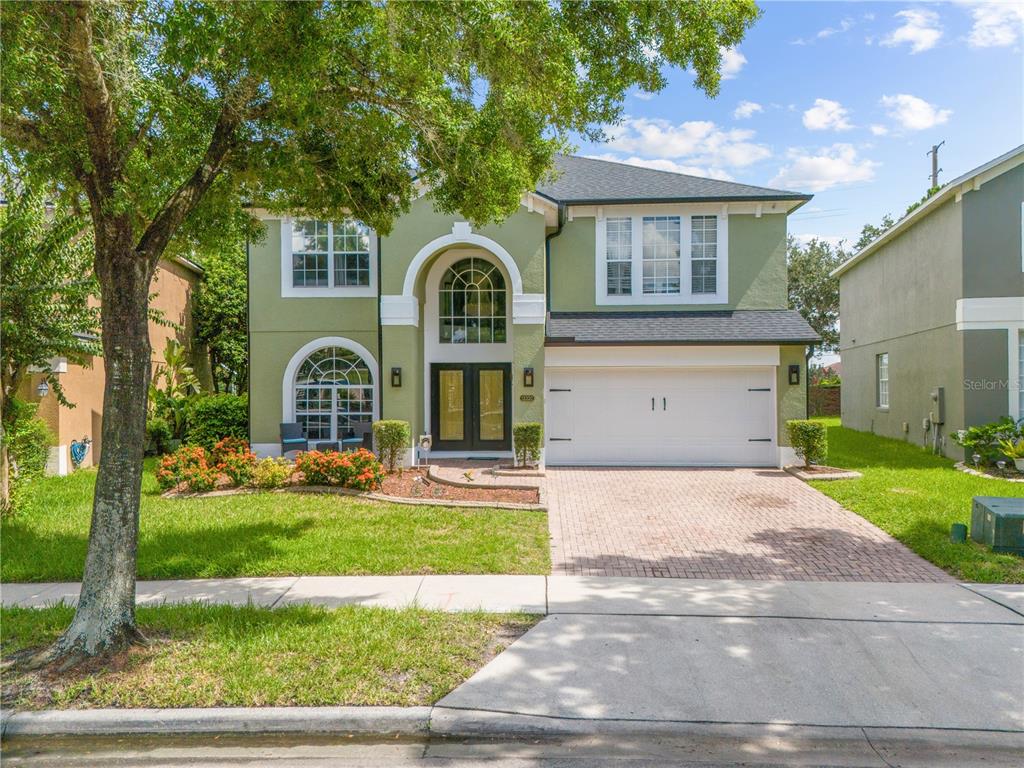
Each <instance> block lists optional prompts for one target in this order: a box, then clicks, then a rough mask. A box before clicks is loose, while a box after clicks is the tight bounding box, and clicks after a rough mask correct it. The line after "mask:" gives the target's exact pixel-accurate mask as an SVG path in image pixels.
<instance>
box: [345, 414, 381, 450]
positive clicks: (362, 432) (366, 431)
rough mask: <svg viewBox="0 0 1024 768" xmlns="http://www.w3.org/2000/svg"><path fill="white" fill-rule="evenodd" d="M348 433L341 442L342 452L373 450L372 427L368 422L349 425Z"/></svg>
mask: <svg viewBox="0 0 1024 768" xmlns="http://www.w3.org/2000/svg"><path fill="white" fill-rule="evenodd" d="M347 431H348V432H351V434H350V435H348V436H347V437H346V438H344V439H343V440H342V441H341V447H342V450H345V451H354V450H355V449H356V448H365V449H366V450H368V451H372V450H373V425H372V424H371V423H370V422H368V421H357V422H355V423H354V424H350V425H349V427H348V430H347Z"/></svg>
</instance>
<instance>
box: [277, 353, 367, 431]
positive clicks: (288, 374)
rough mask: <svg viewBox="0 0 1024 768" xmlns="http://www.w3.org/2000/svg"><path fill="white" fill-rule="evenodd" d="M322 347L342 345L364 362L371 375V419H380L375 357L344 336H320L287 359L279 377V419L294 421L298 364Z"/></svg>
mask: <svg viewBox="0 0 1024 768" xmlns="http://www.w3.org/2000/svg"><path fill="white" fill-rule="evenodd" d="M324 347H344V348H345V349H347V350H350V351H352V352H355V353H356V354H357V355H359V357H361V358H362V360H363V362H364V363H366V365H367V367H368V368H369V369H370V373H371V374H372V375H373V420H374V421H377V420H378V419H380V386H381V382H380V367H379V366H378V365H377V359H376V358H375V357H374V356H373V355H372V354H371V353H370V350H368V349H367V348H366V347H364V346H363V345H362V344H360V343H359V342H358V341H353V340H352V339H346V338H345V337H344V336H322V337H320V338H319V339H313V341H310V342H308V343H307V344H303V345H302V346H301V347H299V349H298V351H297V352H296V353H295V354H294V355H292V358H291V360H289V361H288V365H287V366H285V369H284V377H283V378H282V379H281V421H282V422H285V423H287V422H292V421H295V393H294V389H295V374H296V373H298V371H299V366H300V365H302V362H303V361H304V360H305V359H306V358H307V357H309V356H310V355H311V354H313V353H314V352H315V351H316V350H318V349H322V348H324Z"/></svg>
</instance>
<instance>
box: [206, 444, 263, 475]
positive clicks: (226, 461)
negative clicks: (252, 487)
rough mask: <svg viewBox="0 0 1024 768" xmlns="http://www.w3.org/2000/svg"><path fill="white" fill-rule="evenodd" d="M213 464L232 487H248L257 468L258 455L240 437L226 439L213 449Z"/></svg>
mask: <svg viewBox="0 0 1024 768" xmlns="http://www.w3.org/2000/svg"><path fill="white" fill-rule="evenodd" d="M213 463H214V464H215V465H216V467H217V469H218V470H220V471H221V472H222V473H223V474H225V475H227V478H228V480H230V481H231V484H232V485H248V484H249V483H251V482H252V474H253V471H254V469H255V468H256V454H255V453H253V452H252V451H250V450H249V443H248V442H246V441H245V440H243V439H242V438H240V437H225V438H224V439H223V440H221V441H219V442H218V443H217V444H216V445H215V446H214V447H213Z"/></svg>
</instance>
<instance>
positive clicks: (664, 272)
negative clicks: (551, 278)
mask: <svg viewBox="0 0 1024 768" xmlns="http://www.w3.org/2000/svg"><path fill="white" fill-rule="evenodd" d="M630 208H632V211H631V210H630ZM688 208H689V206H682V205H680V206H667V205H666V206H661V207H660V209H658V210H659V212H657V213H651V211H650V208H649V207H648V209H647V210H646V211H645V210H643V209H642V208H641V207H640V206H630V207H626V206H622V207H621V208H613V211H614V212H615V213H616V215H610V216H607V217H602V216H601V214H600V213H599V214H598V216H597V219H596V222H597V254H596V256H597V263H596V275H595V277H596V279H597V280H596V283H597V284H596V292H597V296H596V302H597V304H598V305H601V304H618V305H656V304H669V305H671V304H725V303H727V302H728V300H729V298H728V293H729V290H728V243H727V239H728V238H727V233H728V217H727V215H726V214H725V213H724V212H723V213H721V214H718V213H703V212H700V213H693V214H689V213H688V212H687V210H688ZM709 209H711V206H708V205H704V206H700V207H698V208H697V210H698V211H702V210H709ZM619 210H622V211H623V212H622V213H618V211H619ZM660 210H664V211H665V213H661V212H660ZM712 210H715V209H712ZM633 211H635V213H633ZM676 211H678V212H676ZM627 213H628V214H629V215H626V214H627ZM686 249H688V250H686ZM684 258H685V259H686V260H687V262H688V263H684V261H683V260H684Z"/></svg>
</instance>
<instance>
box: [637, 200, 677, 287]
mask: <svg viewBox="0 0 1024 768" xmlns="http://www.w3.org/2000/svg"><path fill="white" fill-rule="evenodd" d="M642 231H643V283H642V285H643V292H644V293H648V294H671V293H679V251H680V232H681V227H680V219H679V217H678V216H644V217H643V230H642Z"/></svg>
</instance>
